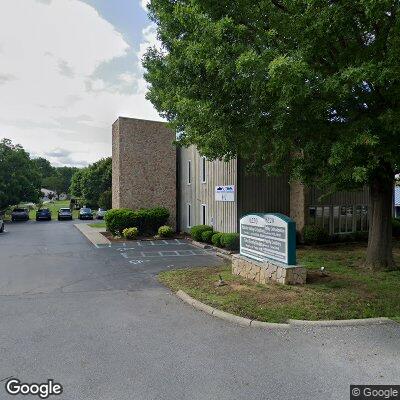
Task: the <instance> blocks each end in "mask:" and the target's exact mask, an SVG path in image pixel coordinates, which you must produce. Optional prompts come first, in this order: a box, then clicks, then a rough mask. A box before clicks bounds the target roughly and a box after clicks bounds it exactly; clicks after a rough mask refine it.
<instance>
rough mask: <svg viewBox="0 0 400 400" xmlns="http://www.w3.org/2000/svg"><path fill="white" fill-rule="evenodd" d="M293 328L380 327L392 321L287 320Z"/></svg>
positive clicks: (365, 319) (386, 319) (388, 319)
mask: <svg viewBox="0 0 400 400" xmlns="http://www.w3.org/2000/svg"><path fill="white" fill-rule="evenodd" d="M289 323H290V325H293V326H310V327H311V326H321V327H323V326H362V325H382V324H388V323H394V321H393V320H391V319H390V318H386V317H381V318H363V319H336V320H322V321H303V320H298V319H289Z"/></svg>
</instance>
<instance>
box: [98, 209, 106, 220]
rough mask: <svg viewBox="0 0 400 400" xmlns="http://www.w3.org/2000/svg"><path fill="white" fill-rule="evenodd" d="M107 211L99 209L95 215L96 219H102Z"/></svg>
mask: <svg viewBox="0 0 400 400" xmlns="http://www.w3.org/2000/svg"><path fill="white" fill-rule="evenodd" d="M106 212H107V210H106V209H105V208H99V209H98V210H97V213H96V218H97V219H104V216H105V215H106Z"/></svg>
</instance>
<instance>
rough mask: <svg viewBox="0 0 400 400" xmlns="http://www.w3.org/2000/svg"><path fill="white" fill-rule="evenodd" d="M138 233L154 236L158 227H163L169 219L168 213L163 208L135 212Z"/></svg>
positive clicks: (143, 209)
mask: <svg viewBox="0 0 400 400" xmlns="http://www.w3.org/2000/svg"><path fill="white" fill-rule="evenodd" d="M136 216H137V225H135V226H137V227H138V229H139V232H141V233H143V234H149V235H154V234H155V233H156V232H158V228H159V227H160V226H164V225H165V224H166V223H167V221H168V218H169V211H168V210H167V209H166V208H163V207H156V208H142V209H140V210H137V211H136Z"/></svg>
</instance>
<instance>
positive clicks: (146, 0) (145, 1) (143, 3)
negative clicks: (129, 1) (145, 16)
mask: <svg viewBox="0 0 400 400" xmlns="http://www.w3.org/2000/svg"><path fill="white" fill-rule="evenodd" d="M140 4H141V6H142V8H143V9H144V10H145V11H147V4H149V0H140Z"/></svg>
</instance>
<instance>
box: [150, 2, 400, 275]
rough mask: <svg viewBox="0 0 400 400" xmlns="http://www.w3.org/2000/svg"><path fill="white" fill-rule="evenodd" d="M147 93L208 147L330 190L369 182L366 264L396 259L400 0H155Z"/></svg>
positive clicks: (174, 123)
mask: <svg viewBox="0 0 400 400" xmlns="http://www.w3.org/2000/svg"><path fill="white" fill-rule="evenodd" d="M149 11H150V16H151V18H152V19H153V20H154V21H155V22H156V24H157V25H158V33H159V38H160V40H161V42H162V48H161V50H157V49H156V48H152V49H150V50H149V51H148V52H147V54H146V56H145V58H144V62H143V63H144V66H145V67H146V69H147V74H146V75H145V77H146V79H147V81H148V82H149V83H150V85H151V87H150V91H149V93H148V98H149V99H150V100H151V102H152V103H153V104H154V105H155V107H156V108H157V110H158V111H159V112H160V113H161V114H162V115H163V116H165V117H166V118H167V119H168V121H169V122H170V126H171V127H173V128H174V129H175V130H176V132H177V133H179V135H180V140H179V141H180V142H181V143H182V144H183V145H188V144H195V145H196V146H197V148H198V149H199V150H200V152H201V153H203V154H204V155H206V156H208V157H209V158H211V159H213V158H231V157H236V156H240V157H242V158H244V159H246V160H247V162H248V164H249V165H251V166H253V167H254V168H263V169H264V170H266V171H267V172H268V173H273V174H275V173H282V172H287V173H288V174H289V175H290V176H291V177H292V178H295V179H298V180H300V181H302V182H303V183H306V184H315V185H317V186H320V187H322V188H328V190H329V191H336V190H340V189H353V188H360V187H362V186H363V185H365V184H368V185H369V188H370V195H371V200H370V232H369V233H370V234H369V243H368V251H367V261H366V265H367V266H368V267H372V268H377V269H378V268H387V267H388V268H392V267H393V265H394V263H393V257H392V231H391V223H390V219H391V207H392V191H393V182H394V176H395V174H396V173H398V172H399V165H400V151H399V150H400V107H399V105H400V100H399V99H400V64H399V59H400V17H399V12H400V2H399V1H398V0H352V1H334V0H259V1H249V0H229V1H228V0H219V1H215V0H179V1H177V0H152V1H151V4H150V6H149Z"/></svg>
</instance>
